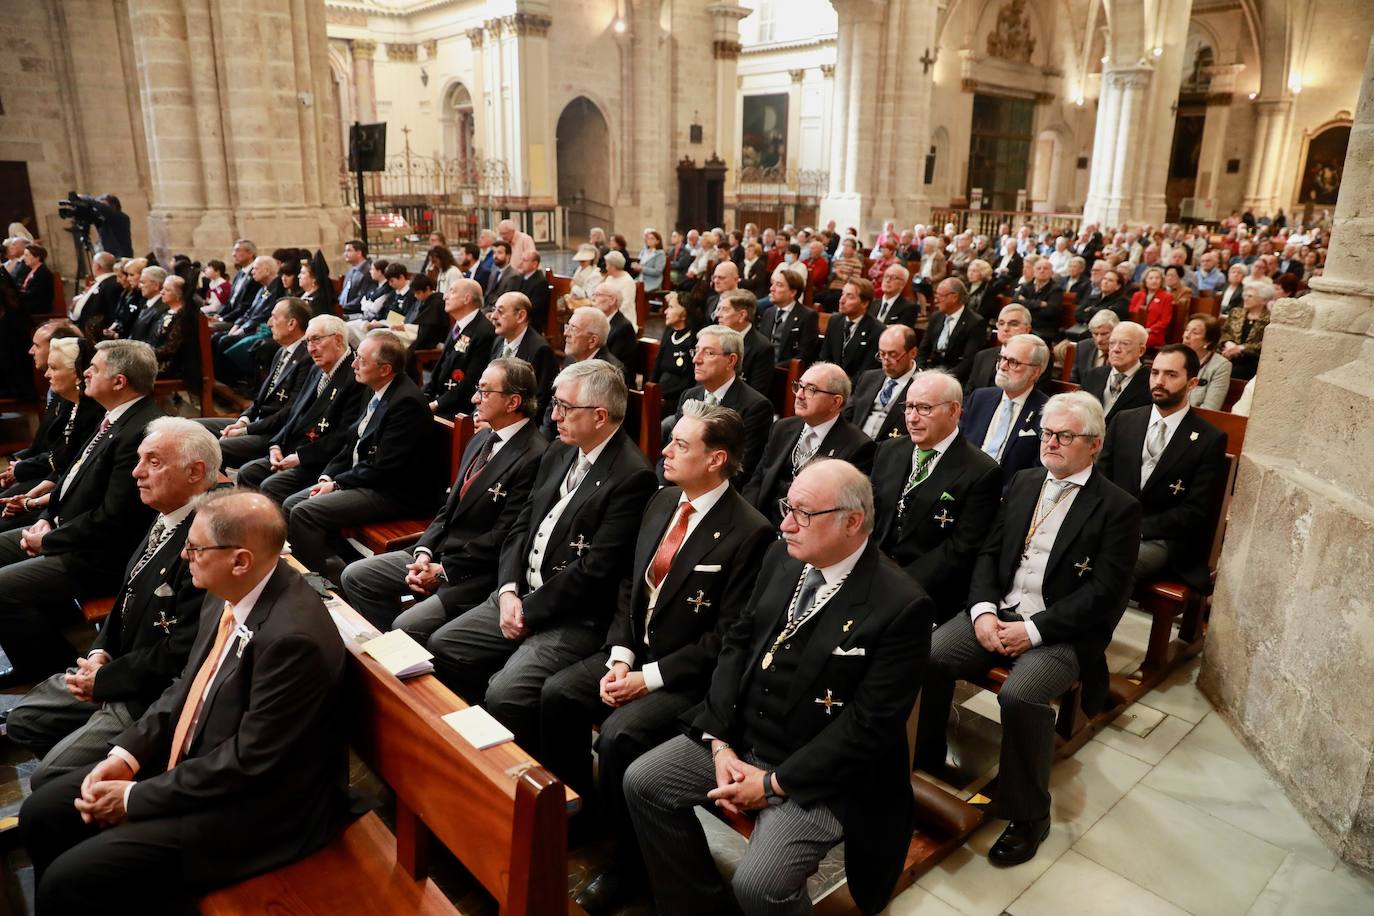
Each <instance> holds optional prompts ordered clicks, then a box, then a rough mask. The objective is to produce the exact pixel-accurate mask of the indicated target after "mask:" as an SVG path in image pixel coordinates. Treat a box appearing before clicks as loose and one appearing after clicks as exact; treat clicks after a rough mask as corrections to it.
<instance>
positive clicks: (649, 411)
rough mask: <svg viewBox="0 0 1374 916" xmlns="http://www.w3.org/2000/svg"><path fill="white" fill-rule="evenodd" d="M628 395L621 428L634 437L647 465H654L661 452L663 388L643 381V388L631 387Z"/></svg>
mask: <svg viewBox="0 0 1374 916" xmlns="http://www.w3.org/2000/svg"><path fill="white" fill-rule="evenodd" d="M629 395H630V396H629V399H628V400H627V401H626V402H625V422H624V424H623V425H622V427H621V428H622V429H624V430H625V433H626V435H628V436H629V437H630V438H632V439H634V441H635V444H636V445H638V446H639V450H640V452H642V453H643V454H644V460H645V461H647V462H648V463H649V467H654V466H655V465H657V464H658V459H659V456H660V455H662V453H663V389H661V388H659V387H658V385H656V384H655V383H653V382H645V383H644V390H642V391H636V390H635V389H633V388H631V389H630V392H629Z"/></svg>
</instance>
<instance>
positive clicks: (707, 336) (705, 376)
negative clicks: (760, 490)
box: [660, 324, 773, 489]
mask: <svg viewBox="0 0 1374 916" xmlns="http://www.w3.org/2000/svg"><path fill="white" fill-rule="evenodd" d="M743 351H744V338H743V336H742V335H741V334H740V333H739V332H738V331H735V330H732V329H731V328H727V327H725V326H724V325H718V324H716V325H707V326H706V327H704V328H702V329H701V331H700V332H699V333H698V334H697V345H696V352H695V353H694V354H693V355H692V373H693V377H694V378H695V379H696V380H697V384H695V385H693V386H692V387H691V388H688V389H687V390H686V391H684V392H683V393H682V397H681V398H680V399H679V400H678V412H677V416H675V417H673V421H672V425H667V424H665V428H666V430H667V431H671V429H672V428H673V426H675V425H677V421H678V420H681V419H682V405H683V404H685V403H687V402H688V401H703V402H705V403H707V404H719V405H721V406H722V407H729V408H730V409H731V410H733V411H734V412H735V413H737V414H739V415H740V417H742V418H743V419H744V460H743V461H741V462H740V468H739V473H738V474H736V475H735V477H734V478H733V483H734V485H735V487H736V488H737V489H743V487H744V485H745V484H746V483H748V482H749V478H750V477H752V476H753V475H754V468H756V467H757V466H758V463H759V459H761V458H762V457H763V448H764V446H765V445H766V444H767V443H768V430H769V428H770V427H772V425H773V404H772V402H770V401H769V400H768V399H767V398H766V397H764V396H763V395H761V394H759V393H758V392H757V391H755V390H754V389H753V388H752V387H751V386H749V385H746V384H745V383H744V382H743V381H741V380H740V378H739V377H738V376H737V375H736V374H735V373H736V369H737V367H738V366H739V360H740V357H741V356H742V355H743ZM665 438H666V434H665ZM660 471H661V466H660Z"/></svg>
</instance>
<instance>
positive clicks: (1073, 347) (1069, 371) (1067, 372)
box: [1056, 338, 1095, 385]
mask: <svg viewBox="0 0 1374 916" xmlns="http://www.w3.org/2000/svg"><path fill="white" fill-rule="evenodd" d="M1084 342H1085V343H1087V344H1089V345H1090V346H1095V345H1094V344H1093V342H1092V338H1088V340H1086V341H1084ZM1076 359H1078V344H1077V343H1075V342H1074V341H1072V340H1071V341H1069V342H1068V344H1067V345H1066V346H1065V347H1064V362H1063V364H1062V365H1060V367H1059V378H1058V379H1057V380H1056V381H1060V382H1063V383H1064V384H1066V385H1072V384H1073V382H1071V381H1069V379H1070V378H1072V377H1073V364H1074V361H1075V360H1076Z"/></svg>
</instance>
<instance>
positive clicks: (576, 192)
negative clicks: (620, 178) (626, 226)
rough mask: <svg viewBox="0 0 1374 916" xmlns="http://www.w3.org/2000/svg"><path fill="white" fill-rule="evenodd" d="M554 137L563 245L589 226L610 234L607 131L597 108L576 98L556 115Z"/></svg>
mask: <svg viewBox="0 0 1374 916" xmlns="http://www.w3.org/2000/svg"><path fill="white" fill-rule="evenodd" d="M556 137H557V141H556V142H557V145H558V205H559V206H560V207H562V208H563V211H564V214H565V222H564V225H565V226H566V227H567V228H566V231H567V236H566V238H565V239H564V244H566V245H572V244H574V243H575V242H578V241H581V240H582V239H585V238H586V237H587V231H588V230H589V229H591V227H593V226H601V227H602V228H604V229H606V231H607V232H609V231H611V227H612V225H613V222H614V221H613V219H612V217H613V216H614V214H613V213H612V210H611V203H610V200H611V129H610V127H609V126H608V125H607V124H606V116H605V115H603V114H602V113H601V109H599V108H597V107H596V105H595V104H593V103H592V101H591V100H590V99H588V98H587V97H586V96H578V97H577V98H575V99H573V100H572V101H571V102H569V103H568V105H567V107H566V108H564V109H563V113H562V114H561V115H559V116H558V127H557V133H556Z"/></svg>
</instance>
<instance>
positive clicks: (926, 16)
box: [879, 0, 938, 226]
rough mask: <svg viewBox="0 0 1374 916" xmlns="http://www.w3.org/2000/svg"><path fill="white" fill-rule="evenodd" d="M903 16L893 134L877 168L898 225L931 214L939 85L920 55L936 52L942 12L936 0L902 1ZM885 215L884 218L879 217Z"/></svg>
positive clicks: (888, 128)
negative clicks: (929, 165)
mask: <svg viewBox="0 0 1374 916" xmlns="http://www.w3.org/2000/svg"><path fill="white" fill-rule="evenodd" d="M894 6H895V8H894V10H893V12H894V14H895V15H897V16H899V19H898V20H897V22H896V23H895V24H894V29H893V31H895V32H896V34H900V35H901V36H902V40H901V41H900V42H895V41H889V42H888V43H889V44H890V45H896V46H897V53H896V56H895V57H894V58H893V62H892V68H891V69H889V70H888V73H889V74H891V75H895V78H896V85H895V86H894V88H893V97H892V113H891V120H890V121H888V120H886V119H884V122H883V124H884V127H883V133H884V135H885V136H887V137H888V138H889V141H888V142H887V144H886V145H885V148H884V151H883V152H884V155H883V157H882V161H881V164H880V166H879V169H880V175H882V176H883V178H884V179H886V182H887V185H888V189H889V190H887V191H886V192H882V193H880V194H879V196H880V198H881V199H882V200H883V204H881V205H880V206H884V207H887V208H890V209H889V211H888V212H891V213H892V215H893V216H894V217H895V218H896V219H897V222H898V225H902V226H912V225H915V224H916V223H924V222H926V221H927V220H928V219H929V218H930V200H929V199H928V198H927V197H926V192H925V181H924V175H925V161H926V152H927V151H928V150H929V149H930V141H931V125H930V107H931V94H932V92H933V91H934V89H935V69H934V65H931V67H930V68H929V69H927V67H926V66H925V65H923V64H922V63H921V61H920V58H921V57H923V56H925V54H926V53H927V52H926V50H925V49H926V47H927V45H929V46H931V47H930V50H929V53H934V51H935V50H936V48H934V35H935V20H936V15H937V13H938V9H937V5H936V3H935V0H903V2H901V3H899V4H895V5H894ZM879 218H880V219H881V218H882V217H881V216H879Z"/></svg>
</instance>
